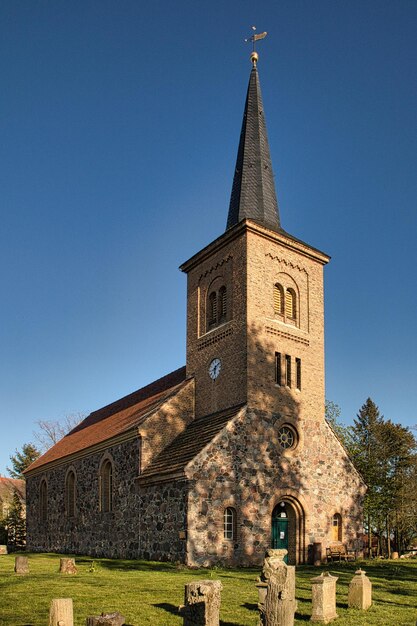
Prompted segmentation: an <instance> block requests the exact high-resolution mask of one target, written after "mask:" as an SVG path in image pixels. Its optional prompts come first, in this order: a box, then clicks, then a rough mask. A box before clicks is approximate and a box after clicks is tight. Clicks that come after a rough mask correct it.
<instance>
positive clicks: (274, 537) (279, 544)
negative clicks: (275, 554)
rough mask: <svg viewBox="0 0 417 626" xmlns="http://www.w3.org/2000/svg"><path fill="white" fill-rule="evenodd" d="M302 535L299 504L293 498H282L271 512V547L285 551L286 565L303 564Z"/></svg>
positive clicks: (302, 517) (301, 510)
mask: <svg viewBox="0 0 417 626" xmlns="http://www.w3.org/2000/svg"><path fill="white" fill-rule="evenodd" d="M304 534H305V533H304V514H303V509H302V507H301V505H300V503H299V502H298V501H297V500H295V499H294V498H290V497H284V498H283V499H282V500H280V501H279V502H278V504H277V505H276V506H275V507H274V510H273V511H272V519H271V547H272V548H275V549H285V550H287V552H288V554H287V556H286V557H285V562H286V563H289V564H291V565H295V564H297V563H304V561H305V538H304Z"/></svg>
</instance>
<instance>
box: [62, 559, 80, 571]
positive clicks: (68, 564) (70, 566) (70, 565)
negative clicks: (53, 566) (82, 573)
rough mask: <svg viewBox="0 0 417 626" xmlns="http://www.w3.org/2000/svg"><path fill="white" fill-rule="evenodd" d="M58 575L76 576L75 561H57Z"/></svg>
mask: <svg viewBox="0 0 417 626" xmlns="http://www.w3.org/2000/svg"><path fill="white" fill-rule="evenodd" d="M59 573H60V574H76V573H77V568H76V565H75V559H67V558H65V559H60V560H59Z"/></svg>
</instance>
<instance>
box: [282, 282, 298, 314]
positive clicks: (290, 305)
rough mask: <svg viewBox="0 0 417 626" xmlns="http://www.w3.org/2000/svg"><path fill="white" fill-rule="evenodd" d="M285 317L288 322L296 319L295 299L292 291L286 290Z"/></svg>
mask: <svg viewBox="0 0 417 626" xmlns="http://www.w3.org/2000/svg"><path fill="white" fill-rule="evenodd" d="M285 316H286V317H287V318H288V319H290V320H295V319H296V317H297V307H296V297H295V291H294V290H293V289H287V291H286V292H285Z"/></svg>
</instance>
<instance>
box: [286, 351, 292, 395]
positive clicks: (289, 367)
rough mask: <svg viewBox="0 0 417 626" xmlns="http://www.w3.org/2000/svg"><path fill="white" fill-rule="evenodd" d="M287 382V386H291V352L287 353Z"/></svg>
mask: <svg viewBox="0 0 417 626" xmlns="http://www.w3.org/2000/svg"><path fill="white" fill-rule="evenodd" d="M285 384H286V386H287V387H291V357H290V355H289V354H286V355H285Z"/></svg>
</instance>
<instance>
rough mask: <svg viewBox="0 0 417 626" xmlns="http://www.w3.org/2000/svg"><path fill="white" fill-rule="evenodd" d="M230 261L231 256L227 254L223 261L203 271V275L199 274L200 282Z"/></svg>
mask: <svg viewBox="0 0 417 626" xmlns="http://www.w3.org/2000/svg"><path fill="white" fill-rule="evenodd" d="M231 260H232V255H231V254H229V255H228V256H227V257H225V258H224V259H221V261H219V262H218V263H215V264H214V265H212V267H210V268H208V269H206V270H205V272H204V274H201V276H200V280H202V279H203V278H205V277H206V276H208V275H209V274H211V273H212V272H214V271H215V270H218V269H219V268H220V267H222V266H223V265H224V264H225V263H227V262H228V261H231Z"/></svg>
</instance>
